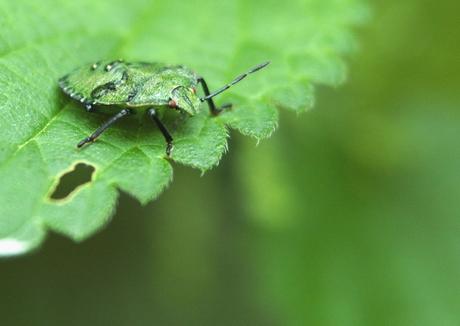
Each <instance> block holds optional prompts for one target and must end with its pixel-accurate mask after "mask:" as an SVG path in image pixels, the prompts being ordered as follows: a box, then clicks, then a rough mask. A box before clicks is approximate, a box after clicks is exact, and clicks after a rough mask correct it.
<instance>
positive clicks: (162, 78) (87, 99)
mask: <svg viewBox="0 0 460 326" xmlns="http://www.w3.org/2000/svg"><path fill="white" fill-rule="evenodd" d="M59 84H60V86H61V88H62V89H63V90H64V92H66V93H67V94H69V95H70V96H71V97H72V98H74V99H76V100H78V101H80V102H82V103H84V104H86V105H90V106H92V105H97V106H123V107H128V108H133V109H136V108H145V107H157V108H160V107H172V108H175V109H177V110H183V111H185V112H187V113H189V114H190V115H195V114H197V113H199V112H200V111H201V102H200V99H199V98H198V97H197V96H196V94H195V88H196V85H197V76H196V74H195V72H194V71H193V70H191V69H189V68H187V67H184V66H180V65H171V64H164V63H142V62H137V63H128V62H124V61H122V60H118V61H109V60H106V61H100V62H98V63H95V64H92V65H86V66H83V67H81V68H78V69H76V70H74V71H73V72H71V73H70V74H68V75H66V76H64V77H63V78H61V79H60V81H59Z"/></svg>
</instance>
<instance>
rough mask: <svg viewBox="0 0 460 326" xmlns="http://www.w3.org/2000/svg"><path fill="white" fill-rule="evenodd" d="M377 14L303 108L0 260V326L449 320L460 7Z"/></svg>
mask: <svg viewBox="0 0 460 326" xmlns="http://www.w3.org/2000/svg"><path fill="white" fill-rule="evenodd" d="M371 4H372V5H373V11H374V19H373V22H372V24H371V25H370V26H368V27H366V28H363V29H361V30H360V31H359V35H360V37H359V40H360V45H361V48H360V50H359V52H358V53H357V54H356V55H355V56H354V57H352V58H349V59H348V61H349V62H350V65H349V79H348V82H347V84H346V85H344V86H342V87H340V88H338V89H331V88H323V87H320V88H317V90H316V93H317V102H316V105H315V108H314V109H313V110H311V111H309V112H308V113H306V114H301V115H298V116H296V115H295V114H291V113H289V112H282V113H281V121H280V127H279V129H278V131H277V132H276V133H275V134H274V135H273V136H272V137H271V138H269V139H268V140H264V141H262V142H261V143H260V144H259V145H258V146H257V147H256V146H255V145H256V144H255V141H254V140H252V139H250V138H248V137H243V136H240V135H239V134H238V133H236V132H234V133H232V134H231V139H230V143H229V147H230V152H229V153H227V154H226V155H225V156H224V158H223V160H222V161H221V163H220V165H219V166H218V167H216V168H214V169H212V170H211V171H209V172H207V173H206V174H205V175H204V176H200V172H199V171H197V170H193V169H191V168H188V167H184V166H180V165H174V182H173V183H172V185H171V186H170V187H169V189H168V190H167V191H166V192H165V193H164V194H163V195H162V196H161V197H160V198H159V199H158V200H157V201H155V202H152V203H150V204H148V205H147V206H146V207H141V205H140V204H139V203H138V202H136V201H135V200H133V199H131V198H130V197H128V196H126V195H122V196H121V197H120V200H119V206H118V210H117V214H116V215H115V216H114V219H113V221H112V222H111V223H110V224H109V225H108V227H107V228H106V229H105V230H104V231H103V232H101V233H100V234H98V235H96V236H94V237H92V238H90V239H89V240H87V241H85V242H83V243H81V244H75V243H73V242H71V241H70V240H68V239H66V238H63V237H61V236H58V235H55V234H51V235H50V236H49V238H48V240H47V242H46V243H45V245H44V246H43V247H42V248H41V250H40V251H38V252H36V253H34V254H32V255H29V256H25V257H20V258H15V259H9V260H4V261H2V262H1V263H0V286H1V287H0V290H1V293H0V300H1V303H0V324H2V325H417V326H420V325H460V223H459V217H460V200H459V199H460V173H459V169H460V149H459V148H460V145H459V142H458V139H459V138H460V128H459V126H460V111H459V108H460V93H459V80H460V79H459V76H460V60H459V54H460V42H459V39H460V32H459V17H460V10H459V9H460V2H459V1H441V2H438V1H434V0H431V1H421V0H419V1H415V0H412V1H411V0H408V1H402V2H401V1H396V0H391V1H388V0H385V1H384V0H377V1H373V2H371Z"/></svg>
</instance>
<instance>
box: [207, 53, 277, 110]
mask: <svg viewBox="0 0 460 326" xmlns="http://www.w3.org/2000/svg"><path fill="white" fill-rule="evenodd" d="M269 63H270V61H267V62H264V63H262V64H260V65H258V66H257V67H254V68H252V69H251V70H249V71H248V72H247V73H244V74H242V75H241V76H239V77H238V78H236V79H235V80H234V81H232V82H231V83H230V84H228V85H225V86H224V87H222V88H221V89H219V90H217V91H215V92H214V93H212V94H208V95H206V96H205V97H203V98H200V101H201V102H204V101H207V100H209V99H210V98H212V97H214V96H216V95H217V94H220V93H222V92H223V91H225V90H227V89H229V88H230V86H232V85H234V84H236V83H238V82H239V81H241V80H242V79H243V78H244V77H246V76H247V75H249V74H252V73H253V72H256V71H257V70H260V69H262V68H263V67H265V66H267V65H268V64H269ZM201 81H203V80H202V79H201ZM206 88H207V87H206Z"/></svg>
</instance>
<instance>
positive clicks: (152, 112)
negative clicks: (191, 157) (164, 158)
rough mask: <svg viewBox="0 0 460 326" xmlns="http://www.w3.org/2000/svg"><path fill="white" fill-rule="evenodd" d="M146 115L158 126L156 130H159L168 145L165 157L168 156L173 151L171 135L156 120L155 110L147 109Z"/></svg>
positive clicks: (158, 120)
mask: <svg viewBox="0 0 460 326" xmlns="http://www.w3.org/2000/svg"><path fill="white" fill-rule="evenodd" d="M148 114H149V115H150V117H152V120H153V121H155V123H156V125H157V126H158V129H160V131H161V133H162V134H163V136H164V137H165V140H166V142H167V143H168V145H167V146H166V155H168V156H170V155H171V150H172V149H173V144H172V141H173V140H174V139H173V138H172V137H171V135H170V134H169V132H168V130H167V129H166V127H165V126H164V125H163V123H162V122H161V121H160V119H158V116H157V111H156V110H155V109H153V108H152V109H149V110H148Z"/></svg>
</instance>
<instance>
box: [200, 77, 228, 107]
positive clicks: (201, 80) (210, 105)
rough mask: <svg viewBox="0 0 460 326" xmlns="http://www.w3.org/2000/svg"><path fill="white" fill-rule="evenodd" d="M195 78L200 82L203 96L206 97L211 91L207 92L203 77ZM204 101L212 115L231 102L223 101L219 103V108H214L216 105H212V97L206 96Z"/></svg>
mask: <svg viewBox="0 0 460 326" xmlns="http://www.w3.org/2000/svg"><path fill="white" fill-rule="evenodd" d="M197 80H198V82H199V83H201V86H202V87H203V91H204V95H205V97H208V96H209V95H210V94H211V93H210V92H209V88H208V85H206V82H205V81H204V79H203V77H200V76H198V77H197ZM206 102H208V105H209V110H210V111H211V114H212V115H218V114H220V113H222V112H223V111H224V110H225V109H228V108H231V107H232V103H225V104H224V105H221V106H220V107H219V108H216V106H215V105H214V101H213V100H212V97H210V98H208V99H207V100H206Z"/></svg>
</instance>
